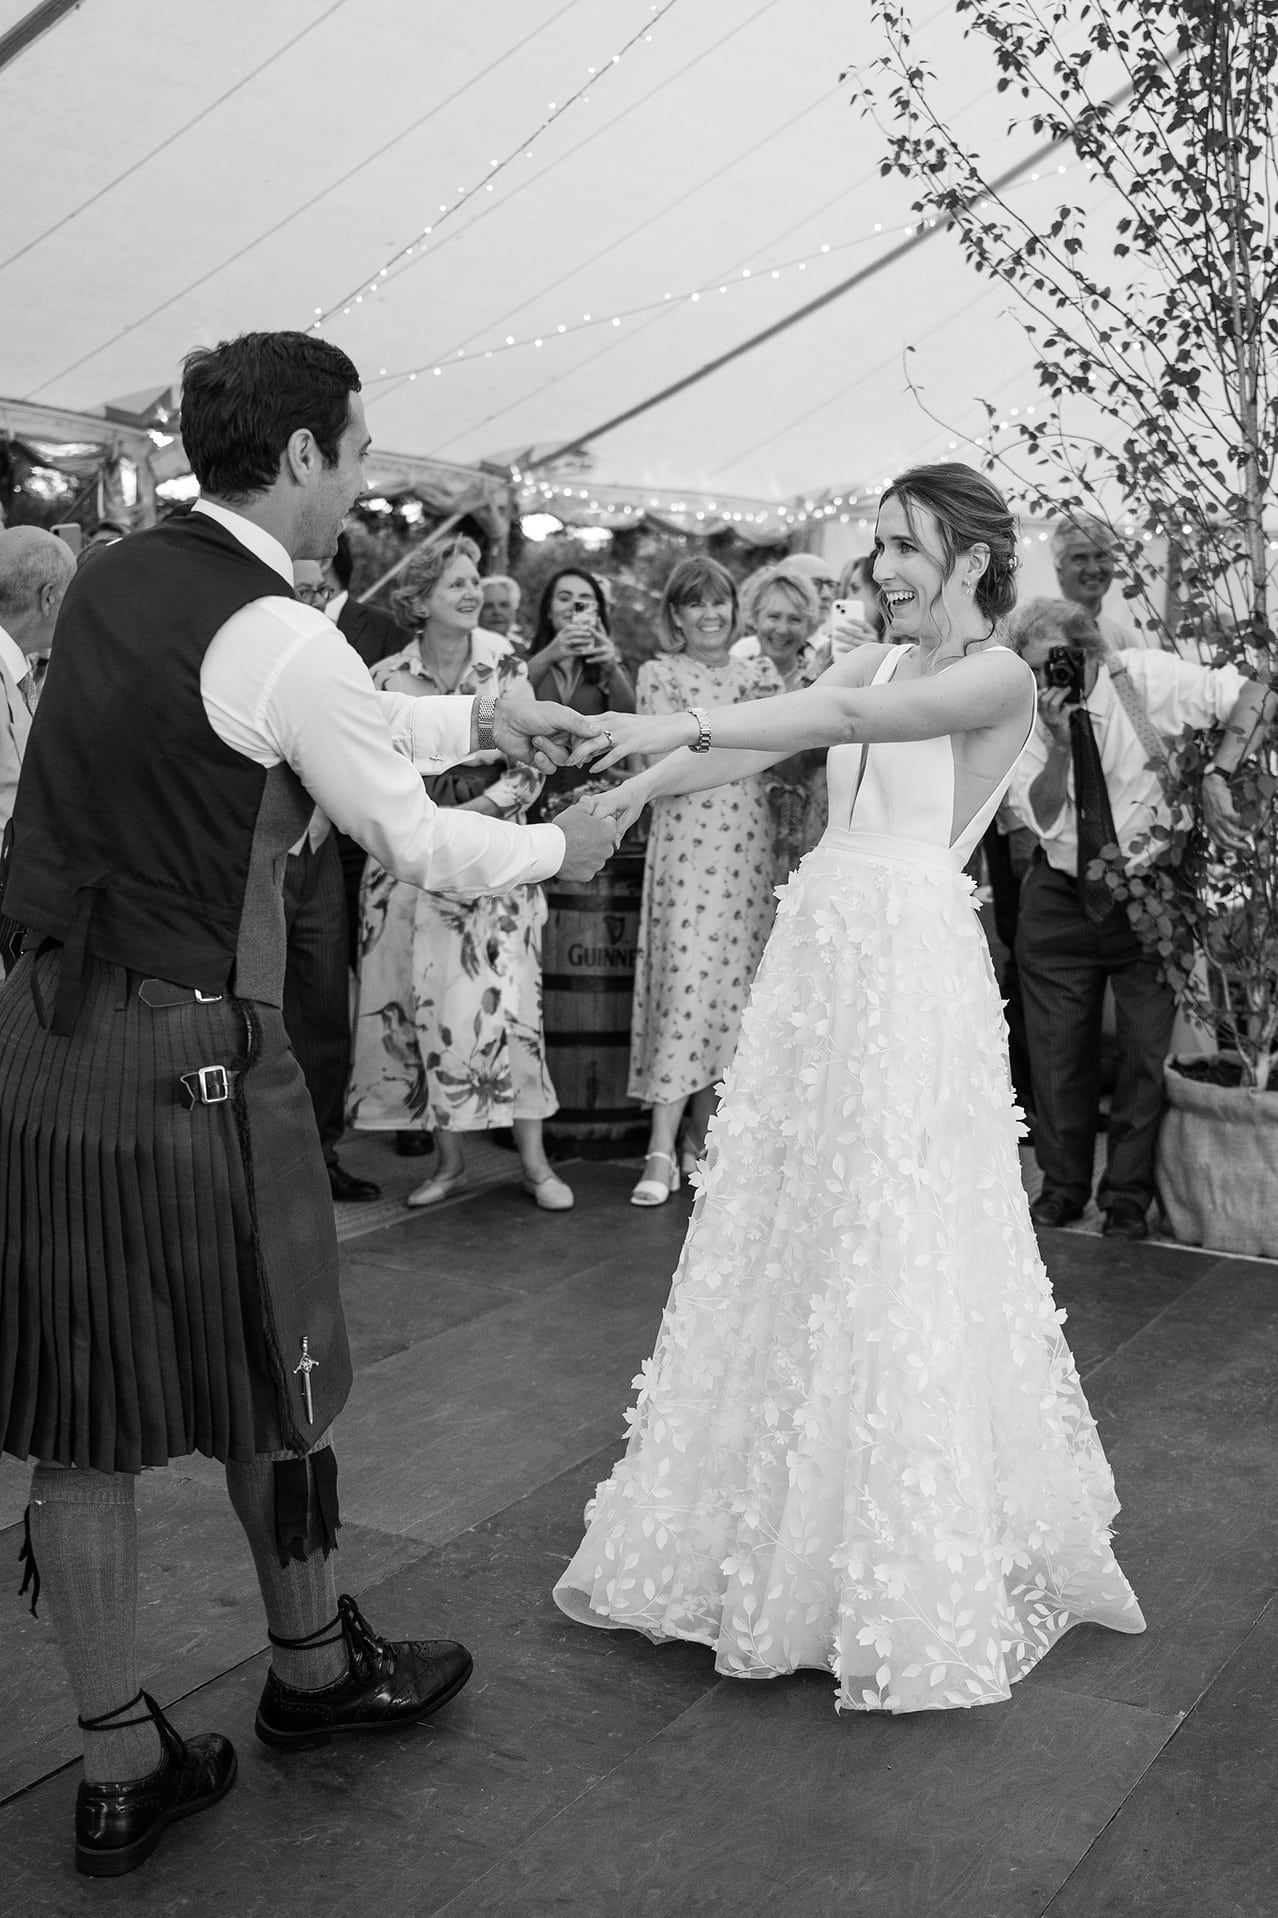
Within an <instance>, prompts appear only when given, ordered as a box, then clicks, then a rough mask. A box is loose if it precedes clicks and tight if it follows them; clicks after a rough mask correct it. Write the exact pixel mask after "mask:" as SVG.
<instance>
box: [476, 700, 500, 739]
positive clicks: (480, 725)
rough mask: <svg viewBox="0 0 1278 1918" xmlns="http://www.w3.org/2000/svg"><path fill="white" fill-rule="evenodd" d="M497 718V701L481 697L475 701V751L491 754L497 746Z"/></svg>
mask: <svg viewBox="0 0 1278 1918" xmlns="http://www.w3.org/2000/svg"><path fill="white" fill-rule="evenodd" d="M496 717H497V701H496V700H495V699H489V698H484V697H482V696H481V697H479V698H477V699H476V701H475V751H476V752H477V753H490V752H492V751H494V749H495V748H496V745H497V741H496V738H495V737H494V734H493V724H494V721H495V720H496Z"/></svg>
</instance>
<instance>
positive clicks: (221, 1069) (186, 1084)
mask: <svg viewBox="0 0 1278 1918" xmlns="http://www.w3.org/2000/svg"><path fill="white" fill-rule="evenodd" d="M179 1084H180V1085H181V1087H182V1090H183V1091H184V1092H185V1094H186V1100H187V1104H188V1106H191V1107H195V1106H197V1105H205V1106H220V1105H224V1104H225V1103H226V1101H227V1100H228V1099H229V1098H230V1096H231V1079H230V1074H229V1073H228V1072H227V1070H226V1067H225V1066H197V1068H196V1069H195V1071H194V1072H184V1073H183V1074H182V1075H181V1078H180V1080H179Z"/></svg>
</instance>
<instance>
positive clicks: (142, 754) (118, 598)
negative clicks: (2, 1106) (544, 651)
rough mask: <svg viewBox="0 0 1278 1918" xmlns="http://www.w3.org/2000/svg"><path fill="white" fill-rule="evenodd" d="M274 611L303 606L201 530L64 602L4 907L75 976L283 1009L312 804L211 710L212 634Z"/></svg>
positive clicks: (159, 532)
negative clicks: (239, 746)
mask: <svg viewBox="0 0 1278 1918" xmlns="http://www.w3.org/2000/svg"><path fill="white" fill-rule="evenodd" d="M268 596H273V597H284V598H289V597H291V596H292V595H291V589H290V587H289V586H288V585H287V584H286V583H285V581H284V580H282V579H281V577H280V575H279V574H278V573H277V572H275V571H274V569H273V568H272V567H270V566H268V565H267V564H266V563H265V561H263V560H260V559H258V558H256V556H255V555H254V554H252V553H250V552H249V551H248V550H247V548H245V547H243V546H241V545H240V543H239V541H238V540H236V539H235V538H233V536H232V535H231V534H230V533H228V532H227V531H226V530H225V529H224V528H223V527H221V526H219V525H218V524H217V523H216V522H215V521H214V520H212V519H209V518H208V517H207V516H206V515H204V514H202V513H192V514H188V515H183V516H179V517H176V518H174V519H172V520H169V521H166V522H165V524H164V525H162V526H156V527H152V528H150V529H149V530H148V531H146V532H142V533H135V534H133V535H131V536H130V537H129V538H128V539H125V540H121V541H119V542H118V543H117V544H116V545H115V546H112V547H109V548H108V549H107V550H106V551H105V552H103V553H101V554H99V555H98V556H97V557H96V558H95V559H93V560H91V561H90V562H89V564H88V566H86V567H85V568H84V570H83V571H82V572H80V573H77V574H76V576H75V578H74V579H73V580H72V581H71V584H70V586H69V587H68V588H67V593H66V598H65V599H64V601H63V604H62V610H61V612H60V614H59V617H58V624H57V628H56V631H55V634H54V642H53V649H52V654H51V658H50V665H49V672H48V677H47V682H46V685H45V688H44V691H43V693H42V694H41V698H40V705H39V708H38V709H37V713H36V718H35V721H34V723H33V725H32V728H31V735H30V738H29V740H28V743H27V749H26V753H25V756H24V759H23V765H22V776H21V779H20V782H19V785H18V792H17V798H16V801H15V805H14V814H13V822H12V824H13V836H12V845H11V849H10V855H9V863H8V867H7V871H6V877H5V889H4V896H3V909H4V912H5V914H6V915H7V916H8V917H9V918H10V919H13V920H15V921H17V923H18V924H19V925H23V926H26V927H28V928H30V929H31V931H32V932H33V933H35V934H37V935H39V936H41V937H44V938H48V939H53V940H56V941H58V942H60V943H61V944H62V946H63V948H64V953H63V972H64V974H65V973H67V972H68V970H70V971H71V972H72V973H73V974H75V975H76V976H77V977H78V970H79V968H80V966H81V965H82V962H83V958H84V956H85V955H89V956H93V957H96V958H99V959H104V960H108V961H111V962H113V963H115V964H117V965H122V966H128V967H130V968H132V969H133V970H135V971H138V972H143V973H147V974H153V975H155V976H156V977H159V978H163V979H170V980H173V981H176V982H177V983H178V984H180V985H185V986H192V987H198V989H199V990H200V991H202V992H208V993H222V992H226V991H234V992H235V993H236V994H237V996H239V997H241V998H245V999H260V1000H264V1001H266V1002H267V1003H269V1004H272V1005H279V1004H280V1003H281V1000H282V996H283V978H284V945H285V940H284V913H283V903H282V896H281V895H282V885H283V873H284V862H285V858H286V855H287V851H288V848H289V846H290V845H292V844H293V843H294V842H295V841H296V839H297V838H298V837H299V835H300V834H301V832H302V831H303V829H304V828H305V825H306V822H307V819H308V818H309V815H310V811H311V804H312V802H311V800H310V798H309V797H308V795H307V793H306V790H305V788H304V787H303V785H302V783H301V781H300V780H299V779H298V778H297V777H296V775H295V774H294V773H293V772H292V771H291V770H290V769H289V768H288V767H287V766H283V765H281V766H277V767H274V768H271V769H270V770H268V769H267V768H266V767H264V766H259V765H258V764H257V763H256V762H255V761H253V760H251V759H248V758H247V757H246V756H245V755H244V754H243V753H240V752H237V751H236V750H235V749H234V748H233V747H231V746H228V745H226V744H225V743H224V742H223V741H222V740H221V739H219V738H218V736H217V734H216V733H215V732H214V730H213V728H212V726H211V725H210V724H209V720H208V716H207V714H206V713H205V710H204V702H203V699H202V698H201V695H200V667H201V665H202V663H203V660H204V655H205V653H206V652H207V650H208V647H209V645H210V643H211V641H212V639H213V637H214V635H215V634H216V633H217V631H218V629H219V628H220V627H221V626H223V625H224V624H225V623H226V621H227V620H228V619H230V618H231V617H232V615H233V614H234V613H237V612H239V611H240V610H241V608H243V607H244V606H247V605H249V604H250V603H251V602H252V601H253V600H256V599H263V598H266V597H268ZM60 1003H61V1001H60ZM73 1010H74V1009H73V1007H72V1008H71V1012H72V1016H73Z"/></svg>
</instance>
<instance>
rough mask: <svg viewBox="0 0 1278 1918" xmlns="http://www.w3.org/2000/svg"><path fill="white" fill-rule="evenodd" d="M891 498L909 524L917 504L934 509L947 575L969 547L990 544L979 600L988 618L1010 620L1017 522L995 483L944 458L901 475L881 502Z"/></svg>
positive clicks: (978, 583)
mask: <svg viewBox="0 0 1278 1918" xmlns="http://www.w3.org/2000/svg"><path fill="white" fill-rule="evenodd" d="M890 499H899V500H900V502H901V504H902V506H903V507H904V508H905V516H906V518H907V519H908V520H909V522H910V525H911V528H914V509H915V508H916V507H919V506H922V507H925V508H926V509H927V511H928V512H929V513H931V514H932V516H933V518H934V519H935V521H936V527H937V531H938V533H939V534H940V536H941V554H942V558H943V561H944V565H945V576H946V578H947V579H948V577H949V575H950V574H951V573H952V572H953V571H954V568H955V566H956V565H957V564H958V561H959V559H960V558H961V557H962V555H963V554H964V553H966V552H968V551H969V549H970V548H971V547H973V546H977V545H984V546H988V548H989V554H990V558H989V564H988V566H987V567H986V568H985V571H984V572H983V573H982V574H981V577H980V579H979V580H978V581H977V584H976V594H975V600H976V604H977V605H978V606H979V607H980V609H981V611H982V612H983V613H984V614H985V615H986V616H987V618H989V619H992V620H1003V619H1006V618H1007V615H1008V614H1009V613H1010V612H1011V610H1012V608H1013V606H1015V604H1016V568H1017V564H1018V560H1017V548H1016V521H1015V520H1014V519H1013V517H1012V514H1011V512H1010V510H1009V508H1008V504H1007V501H1006V500H1005V499H1004V498H1003V495H1002V494H1001V493H1000V492H999V490H998V488H997V486H995V485H994V484H993V483H992V482H991V481H990V480H987V479H986V478H985V475H984V474H983V473H977V472H975V471H974V470H973V468H972V467H970V466H963V465H961V464H960V462H959V461H958V460H946V461H943V462H942V463H941V464H939V465H936V466H912V467H911V468H910V470H909V472H908V473H901V474H899V475H898V476H897V478H896V479H894V480H893V481H892V484H891V485H890V486H889V487H888V489H887V491H886V492H885V493H884V494H883V495H882V497H881V498H880V500H879V505H880V506H884V505H886V503H887V501H888V500H890ZM915 530H917V529H915Z"/></svg>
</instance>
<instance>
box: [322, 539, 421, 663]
mask: <svg viewBox="0 0 1278 1918" xmlns="http://www.w3.org/2000/svg"><path fill="white" fill-rule="evenodd" d="M354 571H355V560H354V556H353V554H352V552H351V542H350V538H349V536H348V535H347V534H346V533H339V534H338V536H337V550H336V552H335V553H334V554H333V557H332V559H330V560H328V561H326V563H325V566H324V586H325V588H326V589H327V591H326V598H325V601H324V611H325V612H326V613H327V615H328V617H329V618H330V619H331V620H332V622H333V624H334V625H335V626H336V628H337V630H338V632H339V633H342V634H344V635H345V637H346V638H347V639H348V640H349V641H350V643H351V645H352V646H353V647H354V648H355V651H356V652H357V653H358V654H359V656H360V658H361V659H362V660H363V662H364V664H365V665H366V666H376V664H377V662H378V660H380V659H385V658H386V655H387V654H388V653H394V652H398V651H399V648H400V645H401V644H402V642H403V637H404V636H403V634H402V633H401V632H400V630H399V627H398V626H397V625H396V624H395V621H394V620H393V619H392V618H391V616H390V614H389V613H383V612H382V611H381V610H380V608H378V607H376V606H366V605H365V604H364V602H363V600H362V599H352V598H351V576H352V574H353V573H354Z"/></svg>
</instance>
